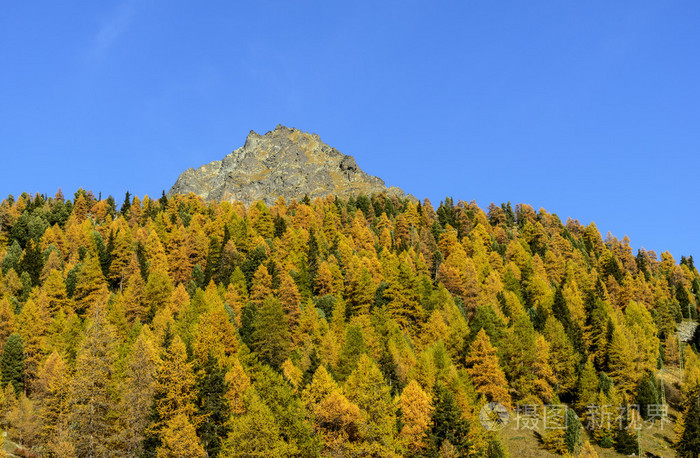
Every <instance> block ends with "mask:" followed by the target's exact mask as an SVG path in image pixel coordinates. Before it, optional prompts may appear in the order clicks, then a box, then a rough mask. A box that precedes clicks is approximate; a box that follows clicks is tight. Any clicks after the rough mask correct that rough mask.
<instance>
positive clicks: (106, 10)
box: [0, 0, 700, 259]
mask: <svg viewBox="0 0 700 458" xmlns="http://www.w3.org/2000/svg"><path fill="white" fill-rule="evenodd" d="M203 5H205V6H203ZM698 24H700V3H698V2H695V1H686V2H681V1H678V2H675V1H668V2H649V1H634V2H631V1H630V2H604V1H599V2H598V1H591V2H571V1H564V2H552V1H549V2H540V1H528V2H523V1H513V2H500V1H460V2H411V1H401V2H365V1H354V2H344V3H342V4H341V3H340V2H303V1H300V2H289V1H285V2H283V1H280V2H271V1H259V2H228V1H222V2H215V1H212V2H183V1H168V2H165V1H145V0H144V1H121V2H110V1H101V2H60V4H59V2H43V4H42V5H41V6H40V7H39V6H38V5H37V4H36V3H34V2H6V3H5V4H3V5H2V7H1V9H0V62H2V71H0V151H1V154H2V156H1V157H2V167H1V168H0V195H1V196H6V195H7V194H10V193H12V194H14V195H18V194H20V193H21V192H22V191H27V192H30V193H33V192H37V191H38V192H41V193H47V194H51V195H52V194H54V193H55V192H56V190H57V189H58V188H59V187H61V188H62V189H63V190H64V192H65V193H67V194H69V193H72V192H74V191H75V190H76V189H77V188H78V187H84V188H86V189H92V190H93V191H94V192H95V193H97V192H102V194H103V196H106V195H108V194H112V195H114V197H115V198H116V199H117V201H118V202H121V201H122V200H123V196H124V193H125V192H126V191H127V190H129V191H131V193H132V194H134V193H135V194H138V195H140V196H143V195H144V194H149V195H151V196H158V195H160V192H161V190H163V189H165V190H166V191H167V189H169V188H170V186H171V185H172V184H173V183H174V181H175V179H176V178H177V176H178V174H179V173H180V172H181V171H183V170H184V169H186V168H188V167H192V166H194V167H196V166H199V165H201V164H203V163H206V162H210V161H212V160H216V159H220V158H221V157H223V156H224V155H226V154H228V153H229V152H230V151H232V150H234V149H236V148H238V147H239V146H241V145H242V144H243V142H244V140H245V137H246V135H247V134H248V131H250V130H251V129H253V130H255V131H257V132H259V133H264V132H267V131H268V130H271V129H273V128H274V127H275V126H276V125H277V124H278V123H281V124H283V125H287V126H292V127H297V128H299V129H302V130H305V131H310V132H316V133H318V134H319V135H320V136H321V138H322V139H323V140H324V141H325V142H326V143H328V144H330V145H331V146H334V147H336V148H338V149H339V150H340V151H342V152H344V153H345V154H351V155H354V156H355V158H356V160H357V162H358V164H359V165H360V167H361V168H363V170H365V171H367V172H368V173H371V174H374V175H378V176H380V177H382V178H383V179H384V180H385V181H386V182H387V184H389V185H396V186H399V187H401V188H403V189H404V190H406V191H407V192H410V193H413V194H414V195H416V196H417V197H419V198H424V197H428V198H430V199H431V200H432V201H433V203H434V204H435V205H436V206H437V204H438V203H439V202H440V200H441V199H443V198H444V197H445V196H452V197H454V198H455V199H462V200H466V201H470V200H476V202H477V203H478V204H479V205H481V206H482V207H486V206H487V205H488V204H489V203H490V202H492V201H493V202H496V203H500V202H505V201H511V202H513V204H515V203H517V202H525V203H528V204H530V205H532V206H533V207H535V209H539V208H540V207H544V208H546V209H547V210H549V211H550V212H553V213H557V214H558V215H559V216H560V217H561V218H562V220H566V218H567V217H573V218H577V219H579V220H580V221H581V222H582V223H584V224H587V223H588V222H590V221H595V222H596V224H597V226H598V227H599V229H600V230H601V232H602V234H603V237H605V234H606V232H607V231H611V232H612V233H613V234H614V235H616V236H618V237H619V238H622V237H623V236H624V235H625V234H627V235H629V237H630V238H631V240H632V246H633V248H634V249H635V250H636V249H637V248H638V247H640V246H643V247H645V248H647V249H653V250H657V251H659V252H660V251H663V250H669V251H671V252H672V253H673V254H674V256H676V259H679V258H680V255H681V254H684V255H688V254H695V255H696V256H700V238H699V237H698V234H700V231H699V230H698V227H700V213H699V212H698V208H697V205H698V197H699V193H698V187H697V175H698V170H700V158H699V155H698V153H700V58H698V55H699V53H700V29H699V28H698Z"/></svg>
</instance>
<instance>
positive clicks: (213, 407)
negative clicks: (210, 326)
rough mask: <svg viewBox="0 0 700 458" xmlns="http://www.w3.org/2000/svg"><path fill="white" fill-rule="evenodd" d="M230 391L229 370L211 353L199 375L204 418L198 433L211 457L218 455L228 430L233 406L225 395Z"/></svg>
mask: <svg viewBox="0 0 700 458" xmlns="http://www.w3.org/2000/svg"><path fill="white" fill-rule="evenodd" d="M228 390H229V386H228V383H227V382H226V370H225V369H224V368H222V367H221V365H220V364H219V361H218V360H217V359H216V358H215V357H214V356H213V355H212V354H211V353H210V354H209V356H208V358H207V360H206V362H205V364H204V367H202V368H201V370H200V371H199V376H198V377H197V409H198V416H199V417H200V418H201V419H202V422H201V423H200V424H199V427H198V428H197V435H198V436H199V437H200V439H201V440H202V445H203V446H204V449H205V450H206V452H207V456H210V457H216V456H218V455H219V452H220V451H221V443H222V441H223V440H224V439H225V438H226V436H227V435H228V432H229V428H230V425H229V424H228V420H229V417H230V415H231V407H230V406H229V403H228V399H227V398H226V394H227V393H228Z"/></svg>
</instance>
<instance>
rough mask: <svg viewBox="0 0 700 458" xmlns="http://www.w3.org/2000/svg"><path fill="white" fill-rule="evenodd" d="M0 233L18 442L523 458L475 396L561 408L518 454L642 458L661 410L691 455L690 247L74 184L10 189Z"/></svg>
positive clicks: (517, 221) (520, 211)
mask: <svg viewBox="0 0 700 458" xmlns="http://www.w3.org/2000/svg"><path fill="white" fill-rule="evenodd" d="M0 247H1V248H0V259H1V269H2V277H1V281H0V295H1V297H2V299H1V300H0V348H1V349H2V354H1V357H0V366H1V367H0V369H1V374H2V390H1V394H0V420H1V423H2V428H3V430H4V431H6V436H5V438H4V441H5V444H4V445H3V449H4V450H5V451H7V453H12V454H13V455H15V456H42V457H44V456H46V457H108V456H119V457H159V458H160V457H206V456H210V457H217V456H218V457H262V456H264V457H288V456H294V457H314V456H332V457H351V456H352V457H355V456H376V457H391V456H409V457H461V456H483V457H502V456H521V452H522V450H519V449H517V448H514V446H513V443H514V442H513V441H511V440H510V439H509V436H508V434H506V432H505V431H506V430H501V431H499V430H498V428H489V427H486V426H484V425H485V424H486V425H490V424H491V423H484V419H483V415H482V414H483V412H484V410H483V406H484V405H486V404H487V403H489V402H497V403H500V404H501V405H502V406H504V407H505V408H506V409H507V411H508V413H509V415H510V423H511V426H512V425H513V424H514V423H515V421H516V419H517V420H518V421H519V422H521V420H524V419H526V418H527V419H529V420H530V421H540V422H546V420H547V418H546V416H547V412H548V410H547V409H548V408H549V409H550V411H549V414H550V417H549V420H550V421H552V415H551V413H552V408H553V407H555V406H556V407H557V408H558V409H559V410H558V416H559V419H560V420H561V425H562V426H561V427H556V428H555V427H552V428H543V429H538V430H536V431H535V430H533V431H532V434H531V436H532V437H533V438H536V441H537V442H536V444H537V445H536V450H534V452H533V453H535V454H533V455H531V456H540V455H537V453H542V454H545V453H552V454H561V455H564V454H571V455H574V456H585V457H592V456H598V454H599V453H600V454H603V453H608V454H615V453H619V454H622V455H630V454H633V453H634V454H637V455H639V454H640V452H644V448H645V446H646V442H644V441H645V440H646V439H644V438H645V437H647V436H645V434H646V433H645V431H646V429H647V428H648V425H651V424H653V423H655V422H663V421H666V422H668V423H667V425H666V428H667V429H668V430H670V431H672V432H671V433H670V435H671V438H672V439H671V440H670V442H672V443H670V444H667V445H668V451H667V453H674V451H675V452H676V453H678V455H679V456H698V453H699V452H700V407H698V406H700V385H699V384H700V359H699V358H698V349H699V348H700V332H698V331H696V332H694V333H693V332H692V330H693V329H694V327H693V323H694V322H696V321H697V314H698V304H700V275H699V274H698V270H697V268H696V267H695V265H694V261H693V258H692V257H690V256H689V257H687V258H686V257H682V258H681V259H680V260H675V259H674V258H673V257H672V256H671V254H670V253H668V252H664V253H658V254H657V253H655V252H652V251H645V250H643V249H639V250H637V251H636V252H635V251H633V249H632V248H631V246H630V241H629V240H628V239H627V238H626V237H625V238H623V239H622V240H619V239H617V238H616V237H614V236H612V235H607V236H606V237H605V238H603V237H602V236H601V234H600V233H599V231H598V229H597V228H596V226H595V224H594V223H590V224H588V225H583V224H581V223H579V222H578V221H576V220H571V219H569V220H567V221H565V222H563V221H561V220H560V219H559V217H557V216H556V215H554V214H550V213H548V212H547V211H545V210H544V209H540V210H539V211H536V210H535V209H533V208H532V207H530V206H528V205H525V204H520V205H515V206H511V204H510V203H507V204H502V205H500V206H498V205H494V204H491V205H490V206H489V207H488V208H487V209H485V210H483V209H481V208H479V207H478V206H477V205H476V204H475V203H473V202H472V203H465V202H462V201H459V202H456V203H455V202H454V201H453V200H452V199H449V198H448V199H445V201H444V202H441V203H440V205H439V206H437V208H435V207H434V206H433V205H432V204H431V203H430V202H429V201H427V200H424V201H422V202H420V203H419V202H418V201H415V200H411V199H399V198H396V197H388V196H387V195H385V194H378V195H372V196H359V197H357V198H349V199H342V198H338V197H332V196H329V197H328V198H326V199H316V200H314V201H311V200H310V199H308V198H304V199H302V200H301V201H298V202H297V201H292V202H285V201H283V200H282V199H280V200H278V201H277V202H275V204H274V205H272V206H269V207H268V206H266V205H265V204H264V203H262V202H258V203H257V204H254V205H251V206H250V207H249V208H246V207H245V206H244V205H243V204H240V203H233V204H231V203H228V202H223V203H219V202H212V203H205V202H204V201H203V200H202V199H201V198H199V197H196V196H194V194H190V195H188V196H173V197H166V196H165V195H163V196H162V197H161V198H159V199H151V198H148V197H147V196H145V197H143V198H142V199H140V198H139V197H136V196H133V197H132V196H130V195H129V194H128V193H127V195H126V197H125V199H124V201H123V203H119V202H115V199H113V198H112V197H109V198H107V199H102V198H101V197H100V196H97V197H96V196H95V195H94V194H93V193H91V192H89V191H84V190H79V191H78V192H76V193H75V195H74V196H72V198H70V199H69V198H66V197H65V196H63V195H62V194H61V192H60V191H59V193H57V194H56V195H55V196H53V197H47V196H42V195H34V196H30V195H27V194H22V195H21V196H19V197H17V198H14V197H12V196H9V197H8V198H6V199H5V200H4V201H3V202H2V204H0ZM679 328H684V329H690V332H689V333H686V335H683V333H680V334H679V333H678V332H677V330H678V329H679ZM604 409H609V410H611V411H614V412H615V413H614V414H613V415H612V417H613V419H612V421H610V415H609V413H608V414H606V413H605V412H603V410H604ZM618 412H624V413H625V414H624V415H619V414H618ZM480 415H482V416H481V417H480ZM605 415H608V417H607V418H608V421H605V418H606V417H605ZM521 423H522V422H521ZM519 424H520V423H519ZM533 440H535V439H533ZM604 456H612V455H604ZM664 456H666V455H664Z"/></svg>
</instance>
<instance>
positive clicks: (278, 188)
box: [168, 125, 404, 205]
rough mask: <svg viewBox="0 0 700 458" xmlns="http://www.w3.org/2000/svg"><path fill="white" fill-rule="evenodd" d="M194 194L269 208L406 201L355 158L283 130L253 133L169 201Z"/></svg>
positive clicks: (187, 177)
mask: <svg viewBox="0 0 700 458" xmlns="http://www.w3.org/2000/svg"><path fill="white" fill-rule="evenodd" d="M190 192H193V193H195V194H197V195H199V196H202V197H203V198H204V199H205V200H208V201H210V200H219V201H241V202H244V203H245V204H246V205H250V204H251V203H254V202H256V201H258V200H263V201H264V202H265V203H266V204H267V205H271V204H272V203H274V201H275V200H276V199H277V198H278V197H280V196H282V197H284V198H285V199H286V200H288V201H289V200H291V199H301V198H302V197H304V196H305V195H308V196H309V197H310V198H312V199H313V198H315V197H325V196H327V195H328V194H333V195H339V196H346V197H347V196H351V195H355V196H357V195H360V194H366V195H369V194H372V193H376V192H387V193H388V194H390V195H396V196H398V197H403V196H404V192H403V191H402V190H401V189H399V188H396V187H393V186H392V187H390V188H387V187H386V185H385V184H384V181H383V180H382V179H380V178H377V177H375V176H371V175H368V174H366V173H365V172H363V171H362V170H360V168H359V167H358V166H357V163H356V162H355V159H354V158H353V157H352V156H348V155H345V154H342V153H341V152H340V151H338V150H337V149H335V148H331V147H330V146H328V145H327V144H325V143H323V142H322V141H321V139H320V138H319V136H318V135H316V134H309V133H306V132H302V131H300V130H298V129H293V128H289V127H284V126H281V125H278V126H277V127H276V128H275V130H273V131H270V132H268V133H266V134H265V135H260V134H258V133H256V132H254V131H252V130H251V131H250V133H249V134H248V138H247V139H246V141H245V144H244V145H243V147H241V148H238V149H237V150H235V151H234V152H232V153H231V154H229V155H227V156H226V157H224V158H223V159H222V160H220V161H214V162H210V163H209V164H205V165H203V166H201V167H199V168H198V169H193V168H190V169H187V170H185V171H184V172H183V173H182V174H181V175H180V176H179V177H178V179H177V181H176V182H175V184H174V185H173V187H172V188H170V191H169V192H168V195H173V194H187V193H190Z"/></svg>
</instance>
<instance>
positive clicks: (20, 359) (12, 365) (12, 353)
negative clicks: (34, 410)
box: [0, 334, 24, 394]
mask: <svg viewBox="0 0 700 458" xmlns="http://www.w3.org/2000/svg"><path fill="white" fill-rule="evenodd" d="M0 367H1V368H2V386H6V385H7V384H8V383H11V384H12V386H13V387H14V389H15V392H16V393H17V394H19V393H21V392H22V391H24V346H23V344H22V337H20V335H19V334H12V335H10V337H9V338H8V339H7V342H5V346H4V348H3V350H2V359H1V360H0Z"/></svg>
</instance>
